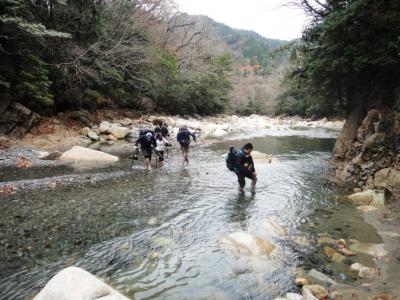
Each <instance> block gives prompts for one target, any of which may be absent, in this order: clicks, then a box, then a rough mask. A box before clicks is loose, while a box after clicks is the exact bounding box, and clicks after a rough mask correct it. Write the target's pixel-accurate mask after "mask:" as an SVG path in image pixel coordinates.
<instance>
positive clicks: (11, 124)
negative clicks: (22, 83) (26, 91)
mask: <svg viewBox="0 0 400 300" xmlns="http://www.w3.org/2000/svg"><path fill="white" fill-rule="evenodd" d="M2 101H3V100H2ZM0 110H1V111H2V113H1V114H0V133H1V132H2V133H4V134H13V135H16V136H21V135H23V134H25V133H26V132H28V131H29V130H30V129H31V128H32V127H33V126H35V125H36V124H37V123H38V122H39V120H40V116H39V115H38V114H36V113H34V112H33V111H31V110H30V109H29V108H27V107H25V106H23V105H22V104H20V103H18V102H10V101H7V100H6V101H5V103H4V104H3V105H2V106H1V107H0Z"/></svg>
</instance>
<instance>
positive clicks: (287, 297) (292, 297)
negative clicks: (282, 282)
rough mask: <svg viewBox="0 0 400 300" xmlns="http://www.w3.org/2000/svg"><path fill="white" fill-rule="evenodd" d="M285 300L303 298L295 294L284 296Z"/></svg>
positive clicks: (301, 299) (299, 299) (300, 299)
mask: <svg viewBox="0 0 400 300" xmlns="http://www.w3.org/2000/svg"><path fill="white" fill-rule="evenodd" d="M286 299H287V300H303V296H302V295H299V294H295V293H287V294H286Z"/></svg>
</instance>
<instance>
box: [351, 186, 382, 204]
mask: <svg viewBox="0 0 400 300" xmlns="http://www.w3.org/2000/svg"><path fill="white" fill-rule="evenodd" d="M348 198H349V199H350V200H352V201H353V202H354V203H356V204H359V205H372V206H376V207H383V206H385V193H384V192H383V191H377V190H369V189H368V190H365V191H362V192H358V193H354V194H351V195H349V196H348Z"/></svg>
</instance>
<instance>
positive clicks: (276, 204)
mask: <svg viewBox="0 0 400 300" xmlns="http://www.w3.org/2000/svg"><path fill="white" fill-rule="evenodd" d="M300 133H301V132H300ZM314 136H317V137H313V132H312V131H309V132H308V133H307V136H299V135H297V136H296V135H292V133H291V135H290V136H285V134H279V136H271V135H270V136H266V137H258V138H253V139H252V140H251V141H252V142H253V143H254V145H255V148H256V150H258V151H261V152H267V153H272V154H273V155H274V157H275V158H277V159H278V160H279V162H274V163H272V164H267V163H265V162H261V161H257V160H256V161H255V165H256V170H257V173H258V177H259V181H258V184H257V190H256V192H255V193H251V192H250V189H249V182H247V186H246V190H245V193H244V194H241V193H239V192H238V190H237V182H236V177H235V176H234V174H232V173H230V172H229V171H228V170H227V169H226V167H225V160H224V157H223V156H224V153H225V152H226V151H227V148H228V146H229V145H230V144H233V145H235V146H236V147H239V146H240V145H243V144H244V143H245V142H247V141H248V140H245V139H244V137H242V138H243V139H241V140H233V141H224V142H220V143H217V144H213V145H212V146H210V147H201V148H199V147H198V148H197V149H196V147H194V148H193V151H192V152H191V153H190V159H191V164H190V165H189V167H185V168H182V167H181V166H180V164H179V156H178V154H177V153H176V154H173V155H172V156H171V157H170V158H169V159H167V163H166V165H165V166H164V168H162V169H154V170H153V171H152V172H151V173H149V172H145V171H144V170H143V169H142V165H141V162H138V163H137V165H136V166H135V168H134V171H133V172H132V174H131V176H130V177H126V178H122V179H119V180H114V181H109V182H102V183H97V184H88V185H85V186H76V187H68V188H62V189H56V190H53V191H49V192H46V193H43V192H32V193H29V194H25V195H14V196H10V197H9V198H5V199H2V200H1V202H0V250H1V251H0V260H1V265H0V299H30V298H31V297H32V295H34V294H35V293H37V292H38V290H40V288H42V287H43V286H44V285H45V284H46V282H47V281H48V280H49V279H50V278H51V277H52V276H53V275H54V274H55V273H57V272H58V271H60V270H61V269H63V268H65V267H67V266H70V265H76V266H80V267H82V268H84V269H86V270H88V271H89V272H91V273H93V274H96V275H97V276H99V277H100V278H102V279H103V280H105V281H106V282H107V283H109V284H110V285H112V286H113V287H115V288H116V289H118V290H119V291H120V292H122V293H124V294H125V295H127V296H128V297H132V298H135V299H152V298H157V299H205V298H208V299H273V298H274V297H278V296H280V295H284V294H285V293H286V292H288V291H294V292H296V291H298V288H297V287H296V286H295V285H294V283H293V281H294V278H295V273H294V271H295V269H296V267H298V266H303V267H304V268H305V269H307V268H308V269H309V268H312V267H316V266H320V267H322V266H323V265H324V264H325V263H326V262H325V261H322V260H321V258H319V257H315V255H314V257H313V258H312V259H311V261H310V259H308V257H310V255H311V256H312V255H313V254H312V253H314V252H315V251H314V252H313V247H314V246H313V245H312V243H310V242H308V241H310V240H312V239H313V238H315V235H316V233H317V231H318V230H325V231H327V232H330V233H331V234H335V232H338V231H340V232H341V235H342V236H343V238H352V235H351V233H350V230H348V229H347V227H350V226H353V227H354V226H356V227H357V226H359V227H362V228H360V230H359V231H360V232H364V233H365V234H366V235H367V233H368V239H369V241H370V242H376V243H377V242H379V237H378V236H377V235H376V234H375V233H374V230H373V229H372V228H370V227H369V226H368V225H366V224H365V223H363V222H362V221H361V217H359V216H352V222H355V225H354V224H350V223H348V224H347V223H346V220H338V219H336V221H335V220H332V218H331V215H332V214H334V213H335V211H337V210H338V209H339V208H340V207H341V205H343V204H341V203H340V201H337V199H338V198H339V197H338V195H339V194H340V191H339V190H337V189H336V188H334V187H332V186H331V185H330V184H328V183H327V181H325V180H324V177H325V176H326V175H327V174H328V172H329V159H330V153H331V151H332V148H333V145H334V139H333V138H332V136H331V135H330V134H328V133H327V134H326V135H325V136H324V135H322V136H321V135H320V132H318V134H317V135H314ZM128 165H129V161H128V160H126V159H124V160H122V161H121V162H119V163H118V164H117V165H116V166H113V167H112V168H110V170H113V171H114V170H116V169H124V168H127V166H128ZM106 169H107V168H106V167H101V168H98V169H96V168H93V169H91V170H89V171H91V172H96V170H97V171H98V170H101V171H102V172H104V170H106ZM46 172H47V173H46V174H47V175H46V176H48V173H49V171H48V170H47V171H46ZM62 172H64V173H65V174H70V173H73V172H77V171H74V170H73V169H72V170H71V168H66V169H65V170H64V171H61V173H62ZM79 172H81V171H79ZM86 172H88V170H86ZM50 173H51V172H50ZM59 173H60V170H59V169H57V174H56V175H59ZM38 177H40V174H38ZM341 209H342V211H343V209H345V208H341ZM352 211H353V210H352ZM344 218H346V215H345V214H344ZM266 219H270V220H271V219H272V220H274V221H275V222H277V223H279V224H280V225H282V226H284V227H287V228H288V232H289V235H288V236H285V237H276V236H272V235H271V234H270V233H269V232H268V230H267V229H266V228H265V227H263V222H264V221H265V220H266ZM310 222H313V224H316V225H315V226H317V227H318V226H319V228H318V230H317V229H315V227H314V226H312V227H310V226H308V225H309V224H310ZM349 222H350V221H349ZM357 222H358V223H357ZM334 224H336V226H335V225H334ZM338 224H339V225H338ZM357 224H362V225H357ZM234 232H248V233H250V234H254V235H257V236H259V237H262V238H265V239H267V240H269V241H271V242H273V243H274V244H275V245H276V246H277V248H276V249H275V250H274V251H273V252H272V253H271V254H270V255H269V256H258V257H256V256H250V255H243V254H238V253H237V252H235V251H234V250H232V249H226V248H225V247H223V245H222V244H221V242H220V241H221V239H222V238H223V237H224V236H226V235H228V234H231V233H234ZM351 232H352V231H351ZM313 263H314V264H315V266H314V265H313ZM329 267H331V268H332V269H333V272H334V273H335V275H337V274H336V273H338V272H340V269H335V267H334V266H329Z"/></svg>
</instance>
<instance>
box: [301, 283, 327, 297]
mask: <svg viewBox="0 0 400 300" xmlns="http://www.w3.org/2000/svg"><path fill="white" fill-rule="evenodd" d="M303 289H307V290H309V291H310V292H311V294H312V295H313V296H314V297H315V298H317V299H327V297H328V291H327V290H326V289H325V288H324V287H323V286H321V285H319V284H313V285H305V286H304V287H303Z"/></svg>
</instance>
